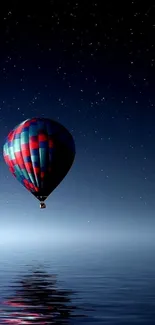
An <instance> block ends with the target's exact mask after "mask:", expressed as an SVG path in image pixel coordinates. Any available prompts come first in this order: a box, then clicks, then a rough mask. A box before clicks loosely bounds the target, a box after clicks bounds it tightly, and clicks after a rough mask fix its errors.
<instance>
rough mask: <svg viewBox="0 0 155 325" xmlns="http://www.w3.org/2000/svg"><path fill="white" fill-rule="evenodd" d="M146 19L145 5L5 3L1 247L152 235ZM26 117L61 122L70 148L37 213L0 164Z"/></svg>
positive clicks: (151, 10) (154, 132) (154, 116)
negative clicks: (64, 170) (66, 166)
mask: <svg viewBox="0 0 155 325" xmlns="http://www.w3.org/2000/svg"><path fill="white" fill-rule="evenodd" d="M154 17H155V5H154V4H153V2H151V1H147V2H145V3H142V1H137V0H135V1H124V3H122V1H121V2H120V1H112V0H109V1H104V4H103V1H92V0H90V1H85V0H83V1H78V0H76V1H75V0H68V1H60V0H51V1H49V0H47V1H44V2H43V1H40V2H37V4H36V2H33V1H32V2H31V3H29V2H27V1H22V2H21V1H13V2H12V4H11V2H10V5H8V3H7V2H6V3H5V4H4V6H3V8H1V10H0V44H1V46H0V146H1V159H0V191H1V196H0V204H1V214H0V216H1V217H0V218H1V220H0V222H1V227H0V228H1V235H2V234H3V238H4V239H6V238H7V240H8V238H13V237H18V236H20V235H19V233H20V234H22V236H23V233H26V231H27V234H29V236H31V237H33V235H34V229H35V230H36V231H35V233H36V234H38V233H39V236H40V234H41V236H42V238H45V237H47V232H48V234H49V236H52V237H54V236H55V238H58V237H59V238H60V237H61V238H62V237H63V236H68V235H70V236H73V237H74V238H75V237H76V238H79V237H80V236H82V234H83V238H85V237H86V236H87V235H88V236H89V238H91V239H92V238H93V239H94V238H97V237H102V236H103V234H104V237H106V236H107V238H109V237H110V236H111V237H112V238H114V237H115V236H117V237H120V236H125V237H126V236H127V235H128V236H129V238H131V237H132V236H135V237H136V236H137V234H143V235H144V236H145V235H146V236H148V237H149V236H150V235H151V234H152V236H153V230H154V226H155V222H154V211H155V126H154V124H155V91H154V89H155V18H154ZM34 116H41V117H49V118H52V119H54V120H56V121H58V122H60V123H62V124H63V125H64V126H65V127H66V128H67V129H68V130H69V131H70V132H71V134H72V135H73V138H74V140H75V144H76V159H75V162H74V165H73V167H72V169H71V170H70V172H69V173H68V175H67V176H66V178H65V180H64V181H63V182H62V183H61V184H60V185H59V187H58V188H57V189H56V190H55V191H54V192H53V194H52V195H51V196H50V197H49V198H48V200H47V201H46V202H47V209H46V210H40V209H39V205H38V201H37V200H36V199H35V198H34V197H33V196H32V195H31V194H30V193H29V192H28V191H27V190H26V189H25V188H24V187H22V185H20V183H18V181H17V180H16V179H15V178H14V177H13V176H12V175H11V174H10V172H9V170H8V168H7V166H6V165H5V162H4V160H3V156H2V147H3V144H4V142H5V138H6V136H7V134H8V132H9V131H10V130H11V129H12V128H13V127H14V126H15V125H17V124H18V123H20V122H22V121H23V120H26V119H27V118H31V117H34ZM40 231H42V233H40ZM51 232H52V235H51ZM11 236H12V237H11ZM130 236H131V237H130Z"/></svg>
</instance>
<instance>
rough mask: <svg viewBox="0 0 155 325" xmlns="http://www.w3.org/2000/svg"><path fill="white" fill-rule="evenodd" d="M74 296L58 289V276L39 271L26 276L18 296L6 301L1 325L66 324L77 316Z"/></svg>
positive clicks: (19, 286) (0, 319)
mask: <svg viewBox="0 0 155 325" xmlns="http://www.w3.org/2000/svg"><path fill="white" fill-rule="evenodd" d="M73 294H74V292H73V291H72V290H63V289H60V288H58V285H57V279H56V276H55V275H49V274H47V273H46V272H44V271H40V270H36V271H34V272H33V273H31V274H28V275H25V276H23V278H22V279H21V280H20V281H19V283H18V288H17V290H16V292H15V295H14V296H13V297H9V298H8V299H6V300H5V301H4V302H3V310H2V311H1V316H0V324H22V325H24V324H29V325H30V324H39V325H47V324H60V325H61V324H67V323H68V321H69V319H71V318H73V317H77V315H75V310H77V309H78V308H77V307H76V306H74V305H73V304H72V299H71V297H72V295H73Z"/></svg>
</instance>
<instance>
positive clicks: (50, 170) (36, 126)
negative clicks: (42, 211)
mask: <svg viewBox="0 0 155 325" xmlns="http://www.w3.org/2000/svg"><path fill="white" fill-rule="evenodd" d="M3 156H4V160H5V162H6V164H7V165H8V167H9V170H10V172H11V173H12V174H13V175H14V176H15V177H16V178H17V180H18V181H19V182H20V183H21V184H23V185H24V186H25V187H26V188H27V190H28V191H30V192H31V193H32V194H33V195H34V196H35V197H36V198H37V199H38V200H39V201H40V208H45V207H46V205H45V203H44V201H45V200H46V199H47V197H48V196H49V195H50V194H51V192H52V191H53V190H54V189H55V188H56V187H57V186H58V185H59V183H60V182H61V181H62V180H63V178H64V177H65V176H66V174H67V173H68V171H69V169H70V168H71V166H72V164H73V161H74V158H75V144H74V140H73V138H72V135H71V134H70V133H69V131H68V130H67V129H66V128H65V127H64V126H62V125H61V124H60V123H58V122H56V121H53V120H51V119H48V118H32V119H28V120H26V121H24V122H22V123H20V124H19V125H17V126H16V127H15V128H14V129H13V130H12V131H11V132H10V133H9V134H8V136H7V139H6V142H5V144H4V147H3Z"/></svg>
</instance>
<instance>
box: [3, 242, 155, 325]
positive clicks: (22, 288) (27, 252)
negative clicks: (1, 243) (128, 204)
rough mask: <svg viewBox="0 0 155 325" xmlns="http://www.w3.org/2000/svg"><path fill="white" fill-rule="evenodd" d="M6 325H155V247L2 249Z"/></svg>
mask: <svg viewBox="0 0 155 325" xmlns="http://www.w3.org/2000/svg"><path fill="white" fill-rule="evenodd" d="M0 285H1V287H0V324H44V325H45V324H75V325H76V324H80V325H83V324H94V325H95V324H107V325H121V324H123V325H129V324H132V325H134V324H147V325H148V324H152V325H154V324H155V248H151V246H149V247H148V246H147V247H145V246H144V245H143V247H142V246H140V245H139V246H136V247H134V245H133V246H132V247H131V246H127V245H125V246H124V245H123V244H122V245H112V246H110V245H103V244H98V245H92V244H91V245H89V244H81V245H79V244H62V245H57V244H54V245H52V244H49V245H46V246H44V247H41V245H40V246H38V247H37V245H29V246H25V247H23V246H22V247H20V245H19V246H16V245H14V246H12V245H10V247H9V246H8V247H1V248H0Z"/></svg>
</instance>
